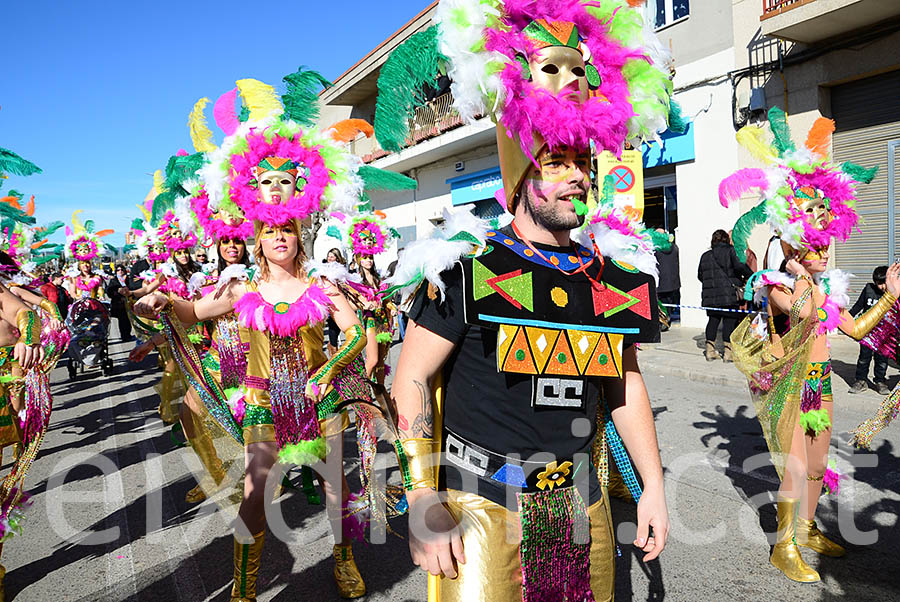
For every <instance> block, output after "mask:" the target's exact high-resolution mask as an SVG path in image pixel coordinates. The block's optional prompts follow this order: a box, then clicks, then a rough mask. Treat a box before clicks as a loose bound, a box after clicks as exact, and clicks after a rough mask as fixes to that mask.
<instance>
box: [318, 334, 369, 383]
mask: <svg viewBox="0 0 900 602" xmlns="http://www.w3.org/2000/svg"><path fill="white" fill-rule="evenodd" d="M344 337H345V338H346V340H345V341H344V344H343V345H341V348H340V349H338V350H337V352H336V353H335V354H334V355H332V356H331V359H329V360H328V361H327V362H325V365H323V366H322V367H321V368H319V369H318V370H316V373H315V374H314V375H313V377H312V378H311V379H310V380H312V381H315V382H316V383H318V385H319V386H320V387H327V386H328V384H329V383H330V382H331V379H332V378H334V377H335V375H337V374H338V373H339V372H340V371H341V370H343V369H344V368H346V367H347V366H349V365H350V362H352V361H353V360H354V359H355V358H356V356H357V355H359V354H360V353H362V350H363V349H365V348H366V333H365V331H364V330H363V328H362V326H360V325H359V324H354V325H353V326H351V327H350V328H348V329H347V330H345V331H344Z"/></svg>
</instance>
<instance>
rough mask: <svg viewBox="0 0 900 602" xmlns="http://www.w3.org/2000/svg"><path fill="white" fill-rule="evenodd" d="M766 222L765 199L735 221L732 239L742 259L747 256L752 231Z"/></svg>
mask: <svg viewBox="0 0 900 602" xmlns="http://www.w3.org/2000/svg"><path fill="white" fill-rule="evenodd" d="M764 223H766V202H765V201H763V202H762V203H760V204H759V205H757V206H756V207H754V208H753V209H751V210H750V211H748V212H747V213H745V214H744V215H742V216H741V217H739V218H738V221H737V222H735V224H734V230H732V231H731V239H732V240H733V241H734V252H735V253H737V256H738V259H740V260H741V261H744V258H745V257H747V241H748V240H749V239H750V232H752V231H753V228H755V227H756V226H758V225H760V224H764Z"/></svg>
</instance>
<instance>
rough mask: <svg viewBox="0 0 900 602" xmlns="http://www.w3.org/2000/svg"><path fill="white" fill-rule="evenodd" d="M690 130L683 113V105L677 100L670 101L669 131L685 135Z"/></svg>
mask: <svg viewBox="0 0 900 602" xmlns="http://www.w3.org/2000/svg"><path fill="white" fill-rule="evenodd" d="M687 129H688V122H687V121H685V119H684V115H682V113H681V105H680V104H678V103H677V102H675V99H672V100H670V101H669V131H670V132H674V133H676V134H683V133H685V132H686V131H687Z"/></svg>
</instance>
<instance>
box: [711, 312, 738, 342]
mask: <svg viewBox="0 0 900 602" xmlns="http://www.w3.org/2000/svg"><path fill="white" fill-rule="evenodd" d="M706 315H707V316H709V322H707V323H706V340H707V341H715V340H716V334H717V333H718V331H719V322H721V323H722V340H723V341H725V342H726V343H730V342H731V332H732V331H733V330H734V329H735V328H736V327H737V324H738V316H739V315H740V314H732V313H727V312H718V311H707V312H706Z"/></svg>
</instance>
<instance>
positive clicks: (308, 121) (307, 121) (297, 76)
mask: <svg viewBox="0 0 900 602" xmlns="http://www.w3.org/2000/svg"><path fill="white" fill-rule="evenodd" d="M282 81H284V84H285V86H287V91H286V92H285V93H284V94H282V95H281V103H282V104H283V105H284V114H285V115H286V116H287V117H288V118H290V119H291V120H293V121H296V122H297V123H299V124H300V125H302V126H306V127H310V126H312V125H315V123H316V121H317V120H318V119H319V90H320V88H325V89H326V90H327V89H328V88H330V87H331V85H332V84H331V82H330V81H328V80H327V79H326V78H325V77H324V76H323V75H322V74H320V73H319V72H318V71H313V70H312V69H307V68H306V67H300V68H299V69H297V71H296V72H294V73H291V74H290V75H286V76H284V78H283V80H282Z"/></svg>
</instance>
